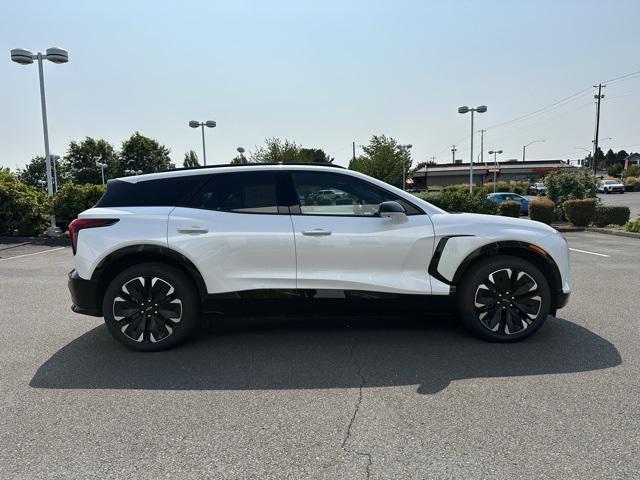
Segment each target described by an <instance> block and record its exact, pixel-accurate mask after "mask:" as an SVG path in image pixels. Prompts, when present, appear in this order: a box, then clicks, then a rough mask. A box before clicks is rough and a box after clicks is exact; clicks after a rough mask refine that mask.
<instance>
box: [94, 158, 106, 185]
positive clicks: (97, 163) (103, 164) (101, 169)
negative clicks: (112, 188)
mask: <svg viewBox="0 0 640 480" xmlns="http://www.w3.org/2000/svg"><path fill="white" fill-rule="evenodd" d="M96 167H99V168H100V172H101V173H102V184H103V185H104V169H105V168H107V167H108V165H107V164H106V163H103V162H99V161H97V160H96Z"/></svg>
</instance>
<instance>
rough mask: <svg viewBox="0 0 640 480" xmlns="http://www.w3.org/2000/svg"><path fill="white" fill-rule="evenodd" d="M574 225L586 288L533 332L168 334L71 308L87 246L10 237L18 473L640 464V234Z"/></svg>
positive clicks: (324, 328) (138, 474) (181, 474)
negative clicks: (178, 338)
mask: <svg viewBox="0 0 640 480" xmlns="http://www.w3.org/2000/svg"><path fill="white" fill-rule="evenodd" d="M566 237H567V238H568V240H569V244H570V246H571V247H572V248H573V249H575V250H574V251H572V268H573V273H574V284H575V286H574V293H573V295H572V299H571V302H570V303H569V306H568V307H567V308H565V309H563V310H561V311H559V315H558V318H549V319H548V321H547V323H546V324H545V326H544V327H543V328H542V329H541V330H540V331H539V332H538V333H537V334H536V335H535V336H534V337H532V338H531V339H529V340H527V341H525V342H522V343H519V344H511V345H497V344H490V343H484V342H481V341H478V340H475V339H473V338H471V337H469V336H468V335H467V334H466V332H465V331H464V330H462V328H461V327H459V326H458V325H457V324H456V323H455V322H453V321H451V319H448V318H429V319H425V318H424V317H421V316H414V317H406V316H405V317H391V316H387V317H376V318H353V319H345V318H316V319H304V318H290V319H265V318H258V319H256V318H244V319H233V320H225V321H219V322H218V323H217V325H215V326H211V325H210V324H208V325H204V326H203V327H202V328H201V330H200V331H199V333H198V336H197V338H196V339H195V340H194V341H192V342H190V343H189V344H187V345H184V346H183V347H181V348H177V349H174V350H172V351H167V352H162V353H153V354H140V353H134V352H131V351H128V350H126V349H124V347H121V346H119V345H118V344H116V343H115V341H114V340H112V339H111V337H110V336H109V334H108V332H107V330H106V328H105V327H104V325H103V324H102V320H101V319H96V318H92V317H85V316H80V315H76V314H73V313H72V312H71V311H70V310H69V303H70V300H69V295H68V292H67V287H66V274H67V272H68V271H69V270H70V269H71V266H72V255H71V250H70V248H68V247H66V248H61V247H55V248H57V249H49V248H48V247H42V246H30V245H22V246H20V247H15V246H14V247H13V248H8V249H7V248H5V247H7V245H0V305H1V306H2V308H1V309H0V392H1V394H0V436H1V437H0V438H1V440H0V447H1V448H0V465H2V469H1V471H2V473H0V477H2V478H11V479H13V478H21V479H33V478H64V479H68V478H83V479H84V478H96V479H98V478H99V479H106V478H149V479H157V478H172V479H182V478H194V479H196V478H197V479H201V478H224V479H235V478H241V479H245V478H246V479H249V478H255V479H266V478H291V479H302V478H327V479H342V478H349V479H351V478H353V479H364V478H371V479H401V478H435V479H443V478H504V479H514V478H563V479H566V478H576V479H587V478H588V479H591V478H607V479H610V478H637V476H638V472H639V471H640V433H639V432H640V415H638V413H639V412H640V381H639V380H638V379H639V378H640V328H639V321H640V315H639V314H638V308H639V302H638V299H639V293H638V292H640V274H639V273H638V272H639V270H640V259H639V252H640V241H639V240H636V239H632V238H622V237H614V236H609V235H601V234H597V233H585V232H582V233H571V234H566ZM598 254H599V255H598ZM602 255H608V256H602Z"/></svg>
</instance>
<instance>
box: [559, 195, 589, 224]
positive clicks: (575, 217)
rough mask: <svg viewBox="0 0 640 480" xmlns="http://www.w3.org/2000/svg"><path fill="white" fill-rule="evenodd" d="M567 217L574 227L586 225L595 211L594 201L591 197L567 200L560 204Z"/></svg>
mask: <svg viewBox="0 0 640 480" xmlns="http://www.w3.org/2000/svg"><path fill="white" fill-rule="evenodd" d="M562 209H563V210H564V214H565V215H566V217H567V219H568V220H569V221H570V222H571V223H572V224H573V225H575V226H576V227H586V226H587V225H589V224H590V223H591V219H592V218H593V215H594V213H595V211H596V201H595V200H594V199H592V198H585V199H580V200H567V201H566V202H564V203H563V204H562Z"/></svg>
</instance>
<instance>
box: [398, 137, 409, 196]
mask: <svg viewBox="0 0 640 480" xmlns="http://www.w3.org/2000/svg"><path fill="white" fill-rule="evenodd" d="M398 146H399V147H400V148H401V149H402V150H403V153H405V152H406V153H408V152H409V150H411V149H412V148H413V145H411V144H410V143H407V144H406V145H398ZM409 168H411V165H409ZM406 174H407V166H406V164H405V162H404V158H403V161H402V190H406V189H407V184H406V183H405V182H406V179H405V177H406Z"/></svg>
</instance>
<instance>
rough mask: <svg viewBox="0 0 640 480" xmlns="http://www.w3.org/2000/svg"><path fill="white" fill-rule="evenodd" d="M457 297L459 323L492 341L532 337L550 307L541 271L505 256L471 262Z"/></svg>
mask: <svg viewBox="0 0 640 480" xmlns="http://www.w3.org/2000/svg"><path fill="white" fill-rule="evenodd" d="M521 272H522V275H521V274H520V273H521ZM491 280H493V282H492V281H491ZM512 282H516V283H515V284H514V283H512ZM514 286H515V288H516V290H515V291H516V292H518V293H517V294H516V295H513V287H514ZM456 296H457V302H456V303H457V305H458V314H459V316H460V319H461V320H462V323H463V324H464V325H465V326H466V327H467V329H469V331H470V332H471V333H473V334H474V335H475V336H477V337H479V338H482V339H483V340H488V341H492V342H516V341H518V340H523V339H525V338H527V337H529V336H531V335H532V334H533V333H535V332H536V331H537V330H538V329H539V328H540V327H541V326H542V325H543V324H544V321H545V320H546V318H547V315H548V314H549V311H550V309H551V290H550V288H549V283H548V282H547V280H546V278H545V276H544V275H543V274H542V272H540V270H539V269H538V268H537V267H536V266H535V265H533V264H532V263H530V262H528V261H526V260H523V259H521V258H518V257H512V256H507V255H497V256H493V257H489V258H487V259H484V260H480V261H478V262H477V263H475V264H473V265H472V266H471V267H470V268H469V270H467V271H466V272H465V273H464V277H463V280H462V282H461V283H460V288H459V290H458V292H457V295H456ZM514 297H515V298H514ZM492 305H493V306H492Z"/></svg>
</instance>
